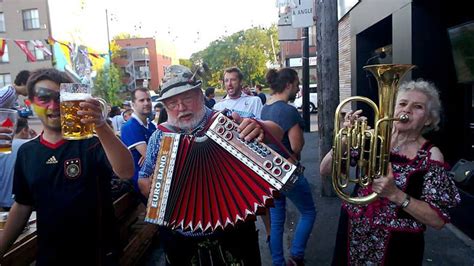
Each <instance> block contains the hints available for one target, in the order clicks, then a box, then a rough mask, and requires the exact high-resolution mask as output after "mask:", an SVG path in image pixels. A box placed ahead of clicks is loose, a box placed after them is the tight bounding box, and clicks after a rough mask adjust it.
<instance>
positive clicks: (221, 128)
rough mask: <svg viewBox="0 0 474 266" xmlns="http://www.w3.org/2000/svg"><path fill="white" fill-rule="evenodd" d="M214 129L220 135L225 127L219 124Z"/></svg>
mask: <svg viewBox="0 0 474 266" xmlns="http://www.w3.org/2000/svg"><path fill="white" fill-rule="evenodd" d="M216 131H217V133H218V134H221V135H222V134H223V133H224V132H225V129H224V128H223V127H221V126H219V127H217V130H216Z"/></svg>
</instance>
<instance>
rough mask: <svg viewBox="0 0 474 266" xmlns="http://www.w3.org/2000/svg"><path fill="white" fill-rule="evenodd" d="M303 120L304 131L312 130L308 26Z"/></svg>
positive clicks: (304, 50) (305, 39) (305, 52)
mask: <svg viewBox="0 0 474 266" xmlns="http://www.w3.org/2000/svg"><path fill="white" fill-rule="evenodd" d="M302 35H303V36H302V39H303V58H302V61H303V62H302V63H303V75H302V81H303V84H302V85H303V86H302V87H303V120H304V131H305V132H310V131H311V117H310V113H309V33H308V27H304V28H303V34H302Z"/></svg>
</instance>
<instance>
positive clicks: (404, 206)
mask: <svg viewBox="0 0 474 266" xmlns="http://www.w3.org/2000/svg"><path fill="white" fill-rule="evenodd" d="M410 199H411V197H410V195H408V194H406V197H405V199H404V200H403V202H402V204H401V205H400V207H402V209H405V208H406V207H407V206H408V204H410Z"/></svg>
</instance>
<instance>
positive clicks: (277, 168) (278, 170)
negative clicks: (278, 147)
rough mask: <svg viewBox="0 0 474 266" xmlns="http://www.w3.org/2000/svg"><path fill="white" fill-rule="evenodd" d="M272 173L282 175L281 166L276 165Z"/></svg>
mask: <svg viewBox="0 0 474 266" xmlns="http://www.w3.org/2000/svg"><path fill="white" fill-rule="evenodd" d="M272 173H273V175H274V176H280V175H281V169H280V168H279V167H275V168H273V170H272Z"/></svg>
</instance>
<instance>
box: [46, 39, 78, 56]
mask: <svg viewBox="0 0 474 266" xmlns="http://www.w3.org/2000/svg"><path fill="white" fill-rule="evenodd" d="M46 42H47V43H48V44H49V45H54V44H55V43H59V44H60V45H63V46H65V47H67V49H69V52H71V51H72V50H73V47H72V46H71V45H69V44H67V43H63V42H60V41H58V40H55V39H54V38H53V37H52V36H49V37H48V39H47V40H46Z"/></svg>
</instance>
